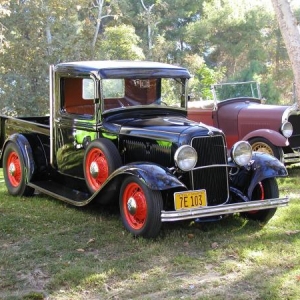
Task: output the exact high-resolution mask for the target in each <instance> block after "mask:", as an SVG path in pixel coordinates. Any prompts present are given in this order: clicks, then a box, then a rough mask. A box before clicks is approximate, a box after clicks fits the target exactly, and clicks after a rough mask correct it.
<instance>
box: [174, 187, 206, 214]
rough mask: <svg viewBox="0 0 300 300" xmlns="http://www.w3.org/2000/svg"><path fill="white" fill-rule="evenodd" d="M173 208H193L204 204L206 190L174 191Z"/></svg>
mask: <svg viewBox="0 0 300 300" xmlns="http://www.w3.org/2000/svg"><path fill="white" fill-rule="evenodd" d="M174 203H175V209H176V210H180V209H193V208H198V207H201V206H206V205H207V202H206V190H197V191H185V192H177V193H174Z"/></svg>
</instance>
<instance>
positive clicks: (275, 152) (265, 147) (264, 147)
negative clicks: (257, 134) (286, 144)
mask: <svg viewBox="0 0 300 300" xmlns="http://www.w3.org/2000/svg"><path fill="white" fill-rule="evenodd" d="M249 143H250V145H251V148H252V151H258V152H263V153H268V154H270V155H272V156H275V157H276V158H277V159H279V160H280V161H282V159H283V150H282V148H280V147H277V146H275V145H273V144H272V143H271V142H270V141H268V140H267V139H264V138H254V139H252V140H250V141H249Z"/></svg>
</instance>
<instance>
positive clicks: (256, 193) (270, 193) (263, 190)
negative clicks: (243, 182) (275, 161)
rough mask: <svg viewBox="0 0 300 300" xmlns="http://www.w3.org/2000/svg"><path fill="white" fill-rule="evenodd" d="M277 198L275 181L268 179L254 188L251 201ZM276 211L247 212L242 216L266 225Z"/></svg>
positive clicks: (274, 209) (272, 209) (277, 192)
mask: <svg viewBox="0 0 300 300" xmlns="http://www.w3.org/2000/svg"><path fill="white" fill-rule="evenodd" d="M278 197H279V191H278V185H277V181H276V179H275V178H268V179H265V180H263V181H262V182H260V183H259V184H257V185H256V186H255V188H254V190H253V193H252V199H251V200H264V199H270V198H278ZM276 210H277V208H270V209H264V210H256V211H249V212H245V213H242V215H243V216H244V217H245V218H247V219H250V220H255V221H259V222H261V223H264V224H266V223H267V222H268V221H269V220H270V219H271V218H272V217H273V216H274V214H275V212H276Z"/></svg>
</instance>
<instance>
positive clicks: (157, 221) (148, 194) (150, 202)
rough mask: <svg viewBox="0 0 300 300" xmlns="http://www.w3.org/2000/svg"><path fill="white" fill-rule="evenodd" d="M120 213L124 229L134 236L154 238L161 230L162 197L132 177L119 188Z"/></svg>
mask: <svg viewBox="0 0 300 300" xmlns="http://www.w3.org/2000/svg"><path fill="white" fill-rule="evenodd" d="M119 202H120V211H121V217H122V221H123V224H124V226H125V228H126V229H127V230H128V231H129V232H131V233H132V234H133V235H135V236H143V237H146V238H153V237H156V236H157V235H158V233H159V231H160V228H161V217H160V215H161V210H162V196H161V192H160V191H153V190H151V189H149V188H148V187H147V186H146V185H145V184H144V183H143V182H141V181H140V180H139V179H138V178H136V177H134V176H130V177H127V178H126V179H125V180H124V182H123V184H122V187H121V193H120V200H119Z"/></svg>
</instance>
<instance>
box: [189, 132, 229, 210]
mask: <svg viewBox="0 0 300 300" xmlns="http://www.w3.org/2000/svg"><path fill="white" fill-rule="evenodd" d="M192 146H193V147H194V148H195V149H196V151H197V153H198V162H197V165H196V167H205V166H207V168H203V169H199V170H195V171H192V172H190V182H191V188H192V189H194V190H197V189H205V190H206V195H207V202H208V205H209V206H213V205H219V204H222V203H224V202H226V201H227V199H228V197H229V184H228V167H227V166H226V164H227V155H226V147H225V141H224V138H223V136H208V137H199V138H194V139H193V140H192ZM220 165H222V166H220Z"/></svg>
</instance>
